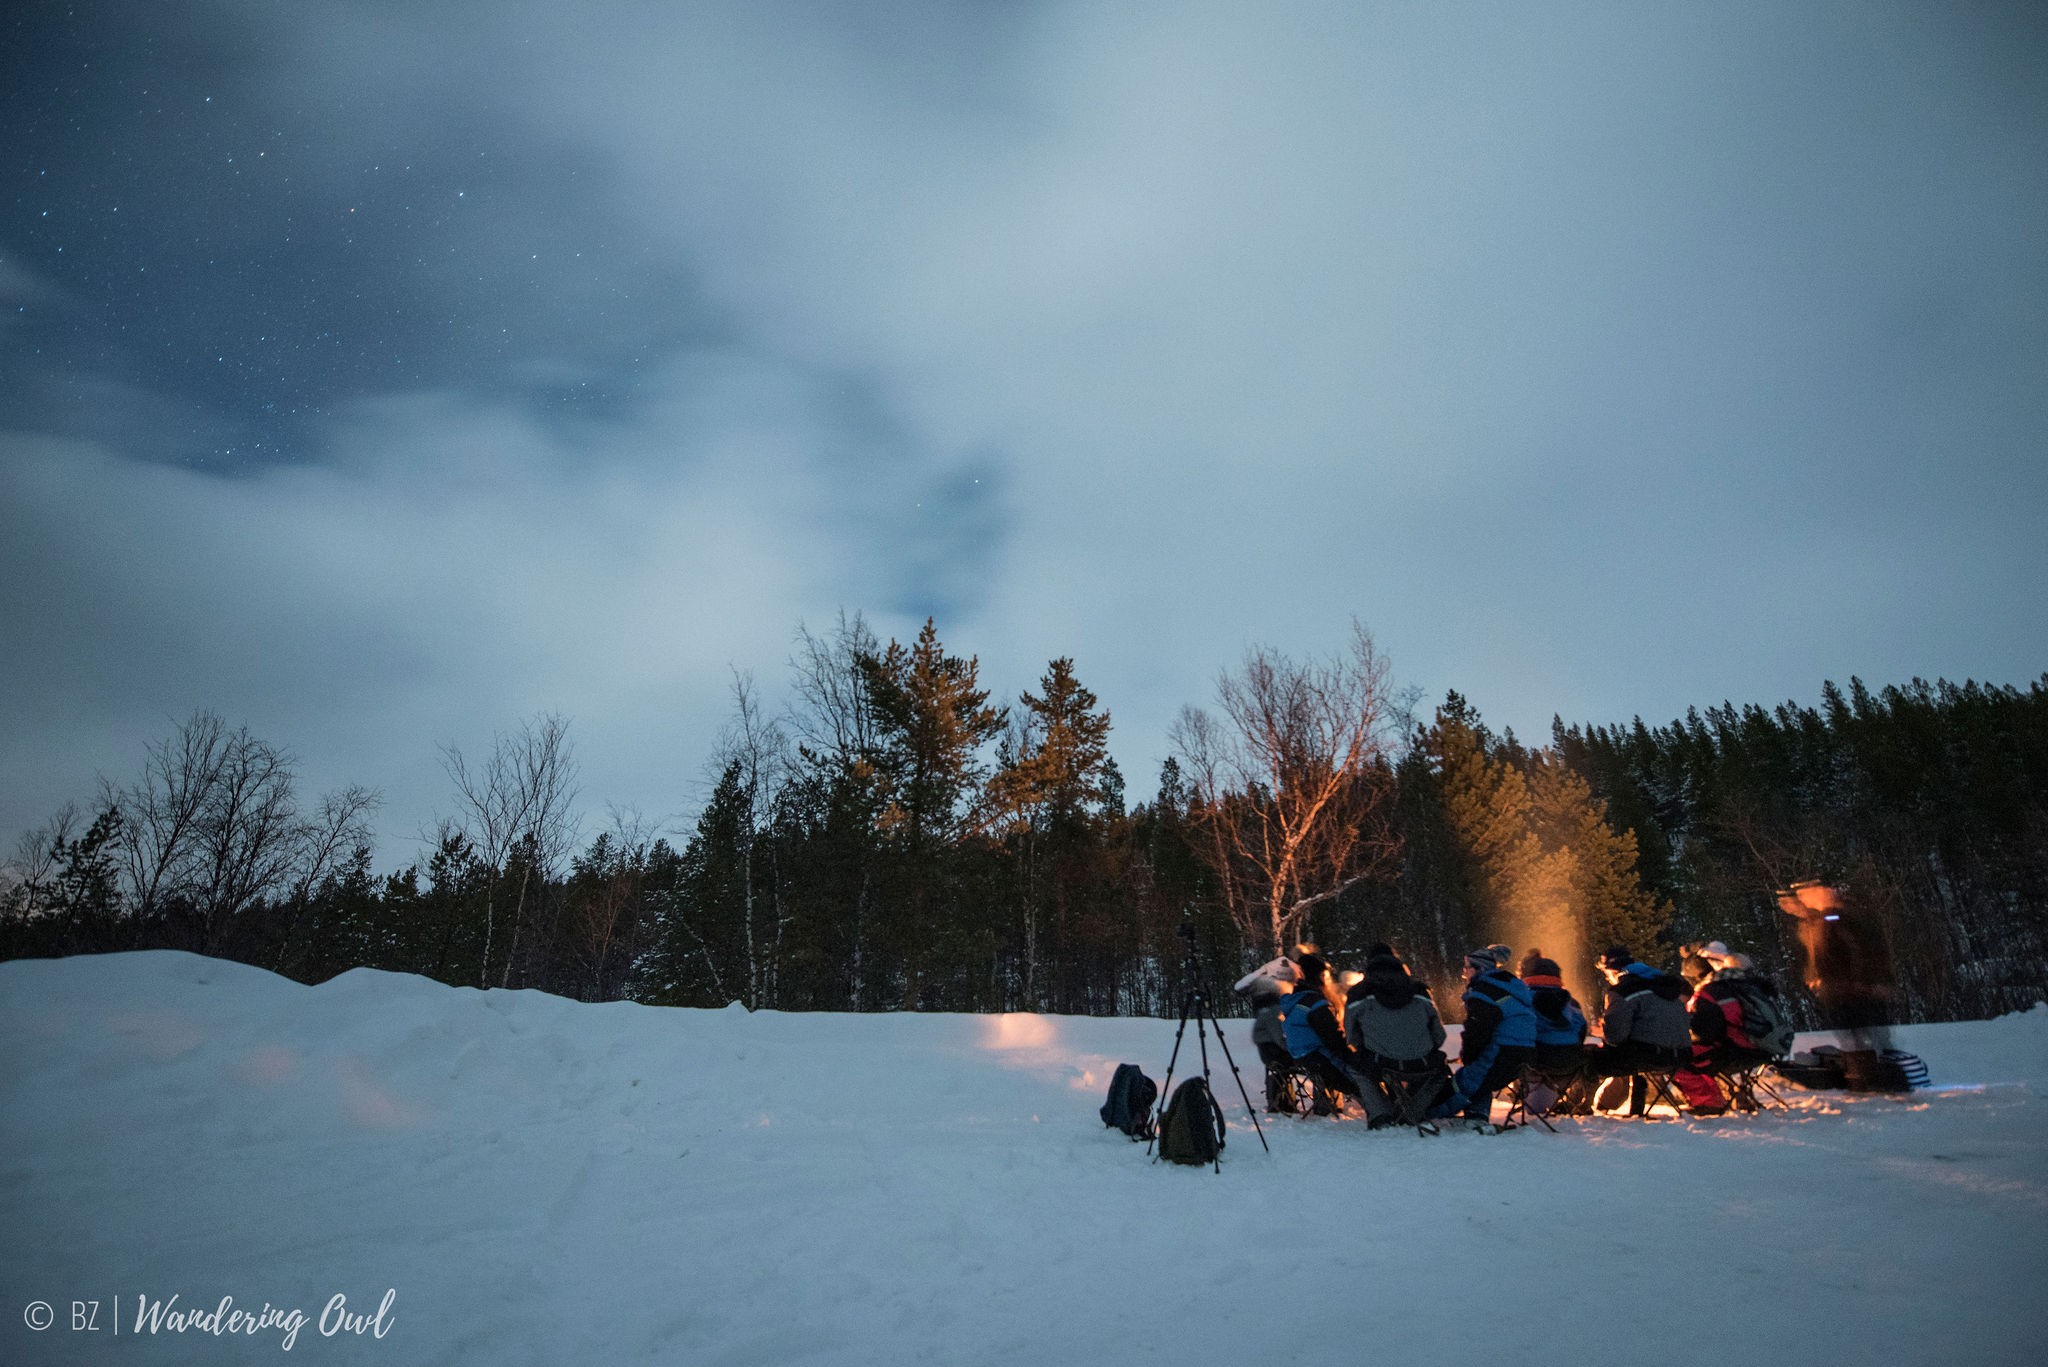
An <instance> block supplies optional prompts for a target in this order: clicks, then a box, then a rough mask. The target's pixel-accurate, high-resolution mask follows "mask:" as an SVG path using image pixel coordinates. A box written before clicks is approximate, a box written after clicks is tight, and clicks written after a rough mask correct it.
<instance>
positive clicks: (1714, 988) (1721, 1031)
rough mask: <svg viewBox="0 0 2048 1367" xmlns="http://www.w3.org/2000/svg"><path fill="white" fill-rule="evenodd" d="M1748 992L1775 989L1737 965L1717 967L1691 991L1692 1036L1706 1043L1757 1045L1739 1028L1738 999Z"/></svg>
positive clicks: (1770, 993) (1767, 993)
mask: <svg viewBox="0 0 2048 1367" xmlns="http://www.w3.org/2000/svg"><path fill="white" fill-rule="evenodd" d="M1749 995H1755V996H1760V997H1775V996H1776V995H1777V993H1776V991H1775V990H1774V989H1773V988H1772V987H1771V985H1770V983H1769V982H1768V981H1766V980H1765V979H1763V978H1760V977H1758V976H1757V975H1756V974H1755V973H1753V972H1750V971H1748V970H1745V969H1740V968H1724V969H1721V970H1720V971H1719V972H1717V973H1715V974H1714V975H1713V976H1712V977H1710V978H1708V979H1707V980H1706V981H1705V982H1703V983H1701V984H1700V987H1699V990H1698V991H1697V992H1695V993H1693V995H1692V1021H1691V1024H1692V1037H1693V1038H1694V1039H1695V1040H1697V1041H1699V1042H1700V1043H1701V1044H1705V1045H1710V1046H1711V1045H1720V1044H1728V1045H1732V1046H1734V1047H1735V1048H1737V1049H1751V1050H1754V1049H1757V1048H1758V1045H1757V1043H1756V1041H1754V1040H1752V1039H1751V1038H1750V1037H1749V1032H1748V1031H1746V1030H1744V1029H1743V1028H1742V999H1743V997H1745V996H1749Z"/></svg>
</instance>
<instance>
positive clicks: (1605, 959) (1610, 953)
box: [1600, 945, 1636, 973]
mask: <svg viewBox="0 0 2048 1367" xmlns="http://www.w3.org/2000/svg"><path fill="white" fill-rule="evenodd" d="M1635 961H1636V956H1635V955H1633V954H1631V953H1629V952H1628V946H1627V945H1609V946H1607V952H1606V953H1605V954H1602V955H1601V956H1600V966H1601V967H1602V968H1611V969H1613V970H1614V971H1615V972H1616V973H1621V972H1625V971H1626V970H1627V968H1628V966H1629V965H1630V964H1632V963H1634V962H1635Z"/></svg>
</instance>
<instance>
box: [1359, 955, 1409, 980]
mask: <svg viewBox="0 0 2048 1367" xmlns="http://www.w3.org/2000/svg"><path fill="white" fill-rule="evenodd" d="M1365 976H1367V977H1368V978H1405V977H1406V976H1408V965H1406V964H1404V963H1402V962H1401V961H1400V960H1399V959H1397V958H1395V957H1394V956H1393V955H1392V954H1375V955H1373V956H1372V957H1371V958H1369V959H1367V960H1366V961H1365Z"/></svg>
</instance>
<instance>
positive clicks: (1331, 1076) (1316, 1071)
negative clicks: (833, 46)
mask: <svg viewBox="0 0 2048 1367" xmlns="http://www.w3.org/2000/svg"><path fill="white" fill-rule="evenodd" d="M1294 962H1295V966H1296V967H1297V968H1298V969H1299V970H1300V972H1301V977H1300V978H1299V980H1297V981H1296V983H1295V985H1294V995H1293V996H1291V997H1289V998H1288V999H1287V1014H1286V1015H1284V1016H1282V1017H1281V1019H1280V1024H1281V1028H1282V1029H1283V1030H1285V1031H1286V1033H1287V1052H1288V1053H1290V1054H1292V1055H1293V1056H1294V1061H1295V1063H1296V1064H1298V1065H1300V1067H1301V1069H1302V1071H1304V1072H1306V1073H1307V1074H1308V1075H1309V1076H1310V1077H1311V1078H1313V1079H1315V1082H1316V1086H1317V1088H1318V1089H1319V1090H1320V1091H1322V1092H1323V1093H1324V1095H1326V1096H1327V1095H1330V1094H1332V1093H1342V1094H1343V1095H1345V1096H1349V1097H1356V1096H1357V1095H1358V1081H1357V1079H1356V1078H1354V1077H1353V1076H1352V1075H1351V1074H1352V1069H1353V1067H1354V1064H1355V1060H1354V1058H1353V1056H1352V1053H1351V1045H1350V1044H1349V1043H1347V1042H1346V1041H1345V1039H1344V1024H1343V1022H1342V1020H1340V1019H1339V1018H1338V1015H1337V1012H1336V1009H1335V1008H1334V1007H1332V1005H1331V1001H1332V1000H1333V998H1334V997H1335V991H1336V987H1335V980H1334V979H1333V978H1332V977H1331V974H1330V965H1329V964H1328V963H1327V962H1325V960H1324V959H1323V957H1322V956H1321V955H1320V954H1302V955H1299V956H1298V957H1297V958H1296V959H1295V961H1294ZM1321 1111H1322V1108H1321V1107H1320V1106H1318V1107H1317V1112H1318V1114H1320V1113H1321Z"/></svg>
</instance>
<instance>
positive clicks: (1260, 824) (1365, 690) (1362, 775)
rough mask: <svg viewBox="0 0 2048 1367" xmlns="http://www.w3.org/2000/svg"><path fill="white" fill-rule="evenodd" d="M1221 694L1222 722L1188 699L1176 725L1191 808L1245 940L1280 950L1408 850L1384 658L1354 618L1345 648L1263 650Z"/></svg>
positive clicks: (1255, 651) (1227, 676)
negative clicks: (1328, 652) (1396, 827)
mask: <svg viewBox="0 0 2048 1367" xmlns="http://www.w3.org/2000/svg"><path fill="white" fill-rule="evenodd" d="M1216 696H1217V703H1218V705H1219V707H1220V710H1221V712H1222V717H1221V719H1220V720H1219V719H1217V718H1216V717H1213V716H1211V715H1210V714H1208V713H1206V712H1203V711H1201V710H1200V709H1198V708H1193V707H1190V708H1186V709H1184V710H1183V711H1182V713H1181V715H1180V718H1179V720H1178V721H1176V722H1175V723H1174V726H1173V730H1172V732H1171V740H1172V743H1173V745H1174V747H1175V749H1176V750H1177V751H1178V752H1179V754H1180V756H1181V760H1182V763H1183V764H1184V766H1185V767H1186V770H1187V773H1188V777H1189V780H1190V785H1191V787H1192V789H1193V799H1194V800H1193V802H1192V803H1191V804H1190V810H1189V818H1190V820H1191V822H1192V823H1193V824H1194V825H1195V827H1196V829H1197V831H1198V833H1199V839H1198V841H1197V848H1198V849H1199V850H1200V851H1201V853H1202V855H1203V857H1204V859H1205V860H1206V862H1207V863H1208V864H1209V865H1210V867H1211V868H1212V869H1213V870H1214V872H1215V874H1216V876H1217V880H1218V882H1219V884H1220V885H1221V887H1222V889H1223V895H1224V902H1225V906H1226V909H1227V910H1228V911H1229V913H1230V917H1231V919H1232V921H1234V922H1235V923H1236V925H1237V927H1238V929H1239V930H1240V931H1241V932H1242V933H1243V935H1244V937H1245V939H1246V941H1247V942H1248V943H1251V944H1254V945H1261V946H1264V948H1265V949H1266V950H1269V951H1270V952H1272V953H1275V954H1280V953H1284V952H1286V949H1287V947H1288V946H1289V945H1290V944H1291V943H1292V942H1293V941H1294V939H1295V938H1296V936H1297V935H1298V933H1299V932H1300V930H1301V927H1302V925H1303V923H1304V922H1305V921H1306V920H1307V918H1308V916H1309V914H1310V913H1311V912H1313V911H1314V910H1315V908H1316V907H1318V906H1320V905H1322V904H1323V903H1325V902H1329V901H1331V900H1333V899H1335V898H1337V897H1339V896H1341V895H1342V894H1343V893H1345V892H1346V891H1348V890H1349V889H1351V888H1353V887H1356V886H1357V885H1358V884H1360V883H1362V882H1364V881H1366V880H1367V879H1370V878H1374V877H1378V876H1382V875H1384V874H1385V873H1386V872H1387V871H1388V870H1389V868H1390V867H1391V865H1392V862H1393V859H1394V857H1395V856H1396V855H1397V854H1398V852H1399V842H1398V840H1397V838H1396V837H1395V836H1394V835H1393V834H1392V831H1391V829H1390V827H1389V825H1388V822H1387V807H1388V799H1389V796H1390V794H1391V791H1392V773H1391V766H1390V764H1389V762H1388V761H1389V755H1390V752H1391V748H1392V746H1393V743H1394V740H1395V736H1396V726H1397V722H1398V715H1397V712H1396V709H1395V707H1394V705H1393V704H1394V703H1395V701H1396V700H1395V696H1394V695H1393V694H1392V692H1391V691H1390V687H1389V682H1388V667H1387V662H1386V659H1385V657H1384V656H1382V655H1381V654H1380V653H1379V650H1378V648H1377V647H1376V646H1375V645H1374V644H1373V639H1372V636H1371V634H1370V633H1368V632H1367V631H1366V629H1365V628H1364V626H1362V625H1360V624H1359V623H1357V622H1355V621H1354V622H1353V623H1352V637H1351V644H1350V648H1349V650H1348V651H1347V652H1345V653H1344V654H1342V655H1339V656H1336V657H1334V658H1332V659H1329V660H1308V661H1299V662H1298V661H1295V660H1292V659H1290V658H1288V657H1287V656H1285V655H1283V654H1280V653H1279V652H1277V651H1274V650H1270V649H1268V648H1266V647H1264V646H1255V647H1253V648H1252V649H1250V650H1248V651H1247V652H1246V653H1245V658H1244V665H1243V667H1242V669H1241V670H1240V671H1239V672H1237V673H1235V674H1233V673H1230V672H1228V671H1226V672H1225V673H1223V674H1222V675H1220V676H1219V677H1218V679H1217V685H1216Z"/></svg>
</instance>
